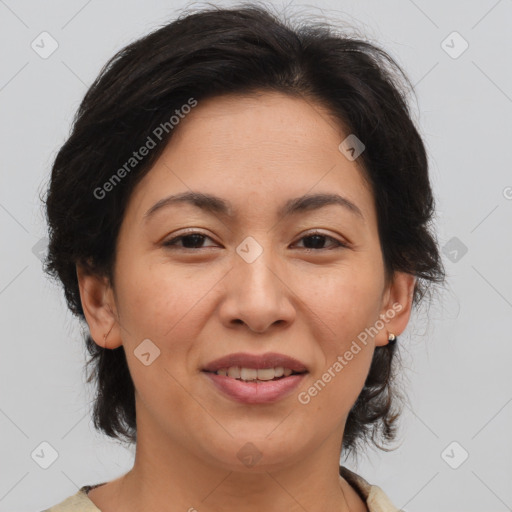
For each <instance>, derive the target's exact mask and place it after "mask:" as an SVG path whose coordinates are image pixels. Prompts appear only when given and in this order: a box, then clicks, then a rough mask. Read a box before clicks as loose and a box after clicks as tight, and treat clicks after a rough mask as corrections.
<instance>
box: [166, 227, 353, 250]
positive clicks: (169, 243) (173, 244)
mask: <svg viewBox="0 0 512 512" xmlns="http://www.w3.org/2000/svg"><path fill="white" fill-rule="evenodd" d="M197 235H199V236H202V237H204V238H209V239H210V240H212V238H211V237H209V236H208V235H205V234H204V233H201V232H199V231H190V232H189V233H185V234H184V235H180V236H177V237H175V238H171V239H170V240H167V241H166V242H164V243H163V244H162V245H164V246H165V247H169V248H171V249H173V248H175V247H176V242H178V241H180V240H182V239H183V238H186V237H189V236H197ZM313 236H320V237H323V238H326V239H328V240H331V241H332V242H335V244H336V246H335V247H334V248H331V249H329V248H327V249H326V248H321V249H309V248H304V250H305V251H307V252H318V251H330V250H333V249H341V248H347V247H348V244H346V243H343V242H340V241H339V240H337V239H336V238H334V237H332V236H329V235H326V234H325V233H320V232H312V233H308V234H307V235H305V236H303V237H301V238H299V241H300V240H304V239H306V238H310V237H313ZM178 249H181V250H184V251H198V250H199V249H201V247H199V249H193V248H190V247H178ZM203 249H208V247H203Z"/></svg>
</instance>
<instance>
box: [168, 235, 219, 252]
mask: <svg viewBox="0 0 512 512" xmlns="http://www.w3.org/2000/svg"><path fill="white" fill-rule="evenodd" d="M206 238H208V239H210V240H211V238H210V237H209V236H207V235H205V234H203V233H200V232H198V231H191V232H190V233H187V234H185V235H180V236H177V237H175V238H171V239H170V240H167V241H166V242H164V243H163V245H164V246H165V247H175V246H177V247H178V248H181V249H195V248H196V246H198V245H201V244H202V242H203V241H204V239H206ZM180 241H181V242H182V243H183V246H179V245H178V243H179V242H180ZM199 248H201V247H199Z"/></svg>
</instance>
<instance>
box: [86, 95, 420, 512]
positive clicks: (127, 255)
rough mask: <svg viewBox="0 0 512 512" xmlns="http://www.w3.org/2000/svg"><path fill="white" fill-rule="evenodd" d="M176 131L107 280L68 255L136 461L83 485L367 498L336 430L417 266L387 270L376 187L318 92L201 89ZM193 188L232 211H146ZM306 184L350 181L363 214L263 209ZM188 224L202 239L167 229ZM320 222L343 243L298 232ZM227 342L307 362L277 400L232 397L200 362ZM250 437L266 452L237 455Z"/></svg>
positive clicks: (337, 186) (177, 502)
mask: <svg viewBox="0 0 512 512" xmlns="http://www.w3.org/2000/svg"><path fill="white" fill-rule="evenodd" d="M175 130H176V131H175V133H174V135H173V138H172V139H171V141H170V143H169V144H168V145H167V147H166V149H165V151H164V153H163V154H162V155H161V157H160V158H159V160H158V161H157V163H156V164H155V165H154V167H153V168H152V169H151V170H150V171H149V173H148V174H147V175H146V176H145V177H144V179H143V180H142V181H141V182H140V183H139V184H138V185H137V187H136V188H135V189H134V191H133V193H132V196H131V198H130V201H129V204H128V207H127V210H126V212H125V217H124V219H123V222H122V225H121V229H120V233H119V238H118V243H117V259H116V265H115V273H114V286H112V285H111V283H109V282H108V280H106V279H105V278H102V277H101V276H96V275H87V274H86V273H85V272H84V271H83V269H82V268H81V267H80V266H78V267H77V274H78V278H79V284H80V291H81V298H82V305H83V308H84V312H85V315H86V319H87V322H88V325H89V328H90V332H91V336H92V337H93V339H94V340H95V341H96V343H98V344H99V345H101V346H102V347H105V348H110V349H112V348H116V347H118V346H120V345H121V344H122V345H124V349H125V352H126V356H127V362H128V366H129V369H130V373H131V376H132V378H133V381H134V384H135V388H136V410H137V436H138V442H137V451H136V457H135V463H134V466H133V468H132V470H131V471H129V472H128V473H127V474H126V475H123V476H121V477H119V478H117V479H116V480H113V481H111V482H108V483H106V484H105V485H103V486H100V487H98V488H96V489H94V490H92V491H90V493H89V497H90V499H91V500H92V501H93V502H94V503H95V504H96V506H98V508H100V509H101V510H102V511H103V512H114V511H120V510H123V511H124V512H126V511H128V512H129V511H132V510H133V511H135V510H162V511H165V510H167V511H171V510H173V511H174V510H183V511H186V510H189V509H190V508H191V507H194V508H195V509H197V510H198V511H199V512H202V511H220V510H222V511H226V512H229V511H235V510H244V511H248V512H252V511H261V510H268V511H273V510H288V511H292V512H294V511H299V510H300V511H304V510H307V511H308V512H320V511H324V510H340V511H347V510H351V511H364V510H367V507H366V505H365V504H364V503H363V502H362V500H361V499H360V498H359V497H358V495H357V494H356V493H355V491H354V489H352V487H350V485H349V484H348V483H347V482H346V481H345V480H344V479H343V478H341V477H340V476H339V473H338V464H339V456H340V451H341V440H342V437H343V432H344V428H345V423H346V419H347V415H348V413H349V411H350V409H351V407H352V405H353V404H354V402H355V400H356V399H357V397H358V395H359V394H360V391H361V389H362V388H363V385H364V381H365V378H366V376H367V374H368V371H369V367H370V363H371V360H372V355H373V351H374V350H375V347H377V346H382V345H385V344H387V343H388V334H389V333H394V334H395V335H397V336H398V335H400V333H401V332H402V331H403V330H404V329H405V328H406V326H407V323H408V320H409V317H410V312H411V305H412V292H413V287H414V277H413V276H411V275H409V274H405V273H396V274H395V275H394V278H393V280H392V282H391V283H386V282H385V279H384V266H383V260H382V252H381V248H380V243H379V238H378V232H377V217H376V210H375V206H374V199H373V196H372V193H371V190H370V189H369V188H368V186H367V184H366V182H365V181H364V179H363V177H362V174H361V170H360V168H359V164H358V162H357V160H356V161H350V160H348V159H347V158H346V157H345V156H344V155H343V154H342V153H341V152H340V150H339V149H338V146H339V144H340V142H341V141H342V140H343V139H344V138H345V137H346V136H347V134H345V133H343V131H342V130H341V128H340V127H339V126H338V124H337V123H335V122H334V120H333V119H332V118H331V117H329V116H328V114H327V112H326V111H325V110H323V109H322V108H321V107H320V106H319V105H316V104H314V103H312V102H311V101H305V100H303V99H299V98H293V97H289V96H285V95H282V94H279V93H267V92H265V93H260V94H258V95H251V96H245V97H239V96H223V97H217V98H213V99H210V100H205V101H204V102H199V104H198V106H196V107H195V108H194V109H193V110H192V112H191V113H190V114H188V115H187V116H186V117H185V118H184V119H183V120H182V121H181V122H180V124H179V126H178V127H176V128H175ZM190 190H194V191H199V192H202V193H211V194H215V195H217V196H220V197H222V198H224V199H226V200H229V201H230V202H231V203H232V204H233V206H234V208H235V209H236V211H237V217H235V218H233V219H230V218H227V217H222V216H220V215H212V214H210V213H208V212H204V211H202V210H200V209H198V208H196V207H194V206H192V205H189V204H179V205H174V206H171V207H168V208H163V209H161V210H160V211H158V213H155V215H154V216H153V217H151V218H150V220H148V221H147V222H144V220H143V216H144V213H145V212H146V211H147V210H148V209H149V208H150V207H151V206H153V205H154V204H155V203H156V202H157V201H159V200H160V199H162V198H164V197H166V196H168V195H170V194H176V193H180V192H187V191H190ZM318 192H326V193H333V192H334V193H338V194H340V195H343V196H345V197H347V198H349V199H350V200H351V201H352V202H353V203H355V204H356V205H357V206H358V207H359V208H360V210H361V211H362V213H363V216H364V219H360V218H358V217H357V216H356V215H354V214H352V213H351V212H350V211H349V210H347V209H345V208H343V207H341V206H339V205H331V206H327V207H324V208H322V209H318V210H311V211H306V212H301V213H298V214H296V215H293V216H291V217H289V218H277V217H276V211H277V210H278V208H279V207H280V206H282V205H283V204H284V202H285V201H286V200H288V199H290V198H295V197H298V196H301V195H303V194H306V193H318ZM185 228H195V229H194V230H195V231H199V232H200V233H202V234H204V235H206V237H207V238H204V239H202V240H201V239H200V240H199V242H196V245H195V246H194V245H190V241H189V245H188V246H187V247H195V248H192V249H185V248H183V245H180V241H178V242H177V245H176V246H174V247H165V246H164V245H163V243H164V242H166V241H168V240H171V239H172V238H174V237H176V236H179V235H183V234H184V229H185ZM316 229H318V230H320V231H321V232H322V234H323V235H325V236H327V237H333V239H334V240H335V241H339V242H343V243H346V244H347V247H339V248H337V245H336V242H335V241H331V240H330V239H329V238H325V239H321V240H320V243H318V245H312V244H311V243H310V244H309V245H307V243H308V241H309V242H311V240H310V239H304V238H303V237H304V236H306V235H309V236H310V235H311V232H312V231H313V230H316ZM247 236H252V237H253V238H254V239H255V240H256V241H257V242H258V243H259V245H260V246H261V247H262V249H263V252H262V254H261V255H260V256H259V257H258V258H257V259H256V260H255V261H253V262H252V263H248V262H246V261H245V260H244V259H243V258H241V257H240V256H239V255H238V254H237V252H236V248H237V247H238V246H239V245H240V244H241V242H242V241H243V240H244V239H245V238H246V237H247ZM208 237H209V238H208ZM322 240H323V241H322ZM322 244H323V245H322ZM308 247H309V248H310V249H309V251H308V250H307V248H308ZM394 303H395V304H396V303H399V304H400V305H401V306H402V308H401V310H400V311H399V312H396V314H395V315H394V317H393V318H392V319H389V321H388V322H387V323H386V324H385V327H384V328H383V329H381V330H379V332H378V333H377V335H375V337H371V336H370V337H369V338H368V342H367V344H366V345H363V344H360V345H361V348H362V350H361V351H360V352H358V353H357V355H355V356H354V358H353V359H352V360H351V361H350V362H349V363H348V364H347V365H346V366H345V367H344V368H343V370H342V371H341V372H339V374H337V375H336V377H335V378H333V379H332V380H331V382H329V383H328V384H327V385H326V386H325V388H324V389H323V390H322V391H321V392H320V393H318V394H317V396H315V397H313V398H312V399H311V401H310V403H309V404H307V405H304V404H301V403H300V402H299V401H298V399H297V395H298V393H299V392H300V391H304V390H307V389H308V388H309V387H310V386H311V385H312V384H313V383H314V382H315V381H317V380H318V379H319V378H320V377H321V376H322V374H323V373H324V372H325V371H326V370H327V369H328V368H329V367H331V366H332V365H333V363H334V362H335V361H336V358H337V356H338V355H343V354H344V353H345V352H346V351H347V350H348V349H349V347H350V346H351V343H352V342H353V341H354V340H356V339H357V335H358V334H359V333H361V332H362V331H364V329H365V328H366V327H369V326H372V325H374V324H375V322H376V321H377V320H378V319H379V315H382V314H386V312H388V311H390V310H391V309H392V305H393V304H394ZM106 333H108V336H107V338H106V341H104V335H105V334H106ZM148 338H149V339H150V340H151V341H152V342H153V343H154V344H155V345H156V346H158V348H159V349H160V356H159V357H158V358H156V359H155V360H154V361H153V362H152V363H151V364H150V365H148V366H145V365H143V364H142V363H141V361H140V360H139V359H138V358H137V357H136V356H135V355H134V350H135V349H136V348H137V346H138V345H139V344H140V343H141V341H142V340H145V339H148ZM239 351H240V352H250V353H257V354H261V353H264V352H268V351H275V352H280V353H283V354H286V355H290V356H293V357H295V358H297V359H299V360H301V361H303V362H304V363H305V364H306V365H307V366H308V368H309V374H308V375H307V376H306V378H305V379H304V381H303V382H302V383H301V385H300V386H299V389H297V390H296V391H294V392H293V393H291V395H289V396H287V397H286V398H284V399H282V400H280V401H278V402H275V403H272V404H265V405H262V404H258V405H247V404H240V403H236V402H234V401H232V400H230V399H228V398H226V397H225V396H224V395H221V394H220V392H218V391H217V390H216V388H214V387H213V386H212V384H211V383H210V382H209V379H207V378H206V377H205V375H204V374H202V373H201V372H200V369H201V368H202V367H204V365H205V364H206V363H208V362H209V361H212V360H213V359H216V358H218V357H221V356H224V355H226V354H229V353H232V352H239ZM248 442H251V443H253V445H255V446H256V447H257V450H258V451H259V452H260V453H262V454H263V457H262V458H261V459H260V460H259V462H258V463H257V464H256V465H255V466H253V467H247V466H246V465H244V464H243V463H242V462H241V461H240V460H239V458H238V457H237V453H238V452H239V450H240V449H241V447H243V446H244V445H245V444H246V443H248Z"/></svg>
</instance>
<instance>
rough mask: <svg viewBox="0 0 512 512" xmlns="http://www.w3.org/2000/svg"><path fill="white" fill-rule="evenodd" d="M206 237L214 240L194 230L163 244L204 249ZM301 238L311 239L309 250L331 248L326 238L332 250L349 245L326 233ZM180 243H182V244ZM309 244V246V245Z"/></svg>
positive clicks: (306, 248)
mask: <svg viewBox="0 0 512 512" xmlns="http://www.w3.org/2000/svg"><path fill="white" fill-rule="evenodd" d="M206 239H209V240H212V239H211V238H210V237H209V236H207V235H205V234H203V233H200V232H199V231H192V232H189V233H186V234H185V235H180V236H177V237H175V238H171V239H170V240H167V241H166V242H164V243H163V245H164V246H165V247H172V248H174V247H177V248H180V249H191V250H194V249H202V248H203V247H201V245H202V244H203V242H204V241H205V240H206ZM299 240H305V241H308V240H309V242H307V243H306V244H305V245H306V247H304V249H305V250H307V251H311V250H313V251H322V250H329V248H325V247H321V246H323V245H324V244H325V241H326V240H328V241H330V242H331V244H334V247H331V249H330V250H332V249H336V248H338V247H348V245H347V244H345V243H343V242H340V241H339V240H337V239H336V238H334V237H332V236H328V235H325V234H324V233H319V232H314V233H310V234H308V235H306V236H303V237H302V238H300V239H299ZM180 243H181V244H182V245H180ZM308 245H309V247H308ZM209 247H212V246H209ZM204 248H207V247H204Z"/></svg>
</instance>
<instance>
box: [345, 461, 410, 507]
mask: <svg viewBox="0 0 512 512" xmlns="http://www.w3.org/2000/svg"><path fill="white" fill-rule="evenodd" d="M340 475H341V476H342V477H343V478H344V479H345V480H346V481H347V482H348V483H349V484H350V485H351V486H352V487H353V488H354V489H355V490H356V492H357V493H358V494H359V496H360V497H361V499H363V500H364V502H365V503H366V505H367V507H368V510H369V512H405V510H399V509H398V508H397V507H395V506H394V505H393V503H392V502H391V500H390V499H389V497H388V496H387V495H386V493H385V492H384V491H383V490H382V489H381V488H380V487H379V486H378V485H372V484H370V483H368V482H367V481H366V480H365V479H364V478H363V477H362V476H361V475H358V474H357V473H354V471H351V470H350V469H348V468H346V467H345V466H340Z"/></svg>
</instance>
